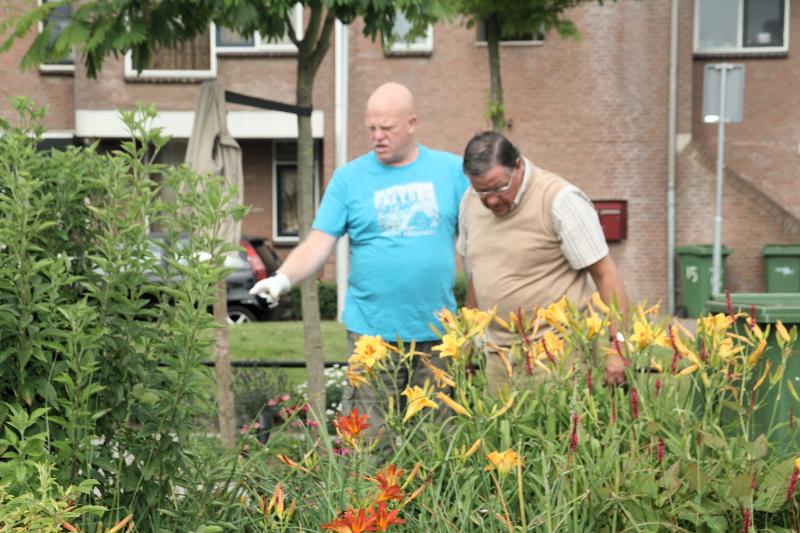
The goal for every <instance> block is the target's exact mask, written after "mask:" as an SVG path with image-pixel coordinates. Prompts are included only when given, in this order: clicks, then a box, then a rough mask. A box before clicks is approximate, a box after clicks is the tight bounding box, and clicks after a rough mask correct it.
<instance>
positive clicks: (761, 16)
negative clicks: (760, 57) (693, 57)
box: [694, 0, 789, 54]
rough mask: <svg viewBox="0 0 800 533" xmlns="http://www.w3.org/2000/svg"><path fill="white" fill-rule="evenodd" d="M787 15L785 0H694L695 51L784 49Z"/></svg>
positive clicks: (787, 27)
mask: <svg viewBox="0 0 800 533" xmlns="http://www.w3.org/2000/svg"><path fill="white" fill-rule="evenodd" d="M788 15H789V2H788V0H697V1H696V2H695V24H694V43H695V44H694V50H695V53H699V54H720V53H732V54H754V53H755V54H758V53H765V52H786V51H787V50H788V49H789V47H788V44H789V42H788V41H789V31H788V30H789V23H788V20H789V16H788Z"/></svg>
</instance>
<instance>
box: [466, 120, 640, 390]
mask: <svg viewBox="0 0 800 533" xmlns="http://www.w3.org/2000/svg"><path fill="white" fill-rule="evenodd" d="M464 173H465V174H466V175H467V176H468V177H469V179H470V182H471V183H472V187H471V188H470V189H469V190H468V191H467V193H466V194H464V197H463V198H462V201H461V208H460V213H459V231H460V235H459V239H458V251H459V253H460V254H461V256H462V257H463V259H464V265H465V268H466V271H467V276H468V280H469V285H468V287H469V288H468V295H467V305H470V306H473V307H474V306H477V307H479V308H481V309H490V308H492V307H496V308H497V313H498V315H499V316H507V315H508V312H509V311H514V312H516V311H517V310H518V309H523V310H526V311H528V312H529V313H530V312H533V310H535V309H536V308H544V307H546V306H548V305H549V304H551V303H553V302H556V301H557V300H559V299H561V297H563V296H565V295H566V297H567V298H568V299H569V300H570V301H571V302H572V303H574V304H575V305H578V306H579V307H580V306H583V305H585V304H586V303H587V302H588V301H589V299H590V298H591V295H592V293H593V292H594V291H595V290H597V291H598V292H599V293H600V297H601V298H602V299H603V301H604V302H606V303H610V302H611V301H612V299H616V302H617V304H618V306H619V308H620V309H623V310H625V309H627V308H628V298H627V295H626V294H625V289H624V287H623V285H622V282H621V280H620V278H619V275H618V273H617V268H616V266H615V265H614V260H613V259H612V258H611V256H610V255H609V254H608V246H607V245H606V241H605V237H604V236H603V230H602V228H601V227H600V221H599V220H598V217H597V213H596V212H595V210H594V208H593V207H592V203H591V201H590V200H589V198H588V197H587V196H586V195H585V194H584V193H583V192H582V191H581V190H580V189H578V188H577V187H575V186H574V185H572V184H570V183H569V182H567V181H566V180H564V179H563V178H561V177H560V176H557V175H555V174H553V173H552V172H548V171H546V170H544V169H541V168H538V167H536V166H534V165H533V164H532V163H531V162H530V161H529V160H528V159H526V158H524V157H522V156H521V155H520V153H519V150H517V148H516V147H515V146H514V145H513V144H512V143H511V142H510V141H509V140H508V139H507V138H506V137H504V136H503V135H500V134H498V133H494V132H483V133H479V134H477V135H475V136H474V137H473V138H472V139H471V140H470V141H469V143H468V144H467V148H466V150H465V152H464ZM540 335H541V332H540ZM511 339H512V336H511V335H510V334H509V333H508V332H506V331H504V330H503V329H501V328H500V327H498V326H497V325H493V326H492V327H490V329H489V331H488V338H487V341H488V342H487V346H488V347H489V350H488V351H487V360H486V367H487V368H486V376H487V380H488V382H489V386H490V389H492V390H493V391H497V389H498V388H499V387H501V386H503V385H504V384H505V383H507V382H508V381H509V375H508V371H507V370H506V366H505V364H504V363H503V362H502V360H501V358H500V357H499V356H498V355H497V351H498V350H496V349H495V350H493V349H492V347H493V346H494V347H499V348H500V350H502V348H506V347H508V346H509V345H510V343H511ZM624 370H625V365H624V362H623V361H622V359H621V358H619V357H618V356H614V355H611V356H608V357H607V359H606V381H607V382H608V383H611V384H618V383H621V382H622V381H624V379H625V374H624Z"/></svg>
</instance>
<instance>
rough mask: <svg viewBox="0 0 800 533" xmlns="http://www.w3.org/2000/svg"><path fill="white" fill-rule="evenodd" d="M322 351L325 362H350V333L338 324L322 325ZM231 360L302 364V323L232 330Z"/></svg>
mask: <svg viewBox="0 0 800 533" xmlns="http://www.w3.org/2000/svg"><path fill="white" fill-rule="evenodd" d="M321 326H322V348H323V350H324V351H325V360H326V361H347V358H348V357H349V355H350V354H348V353H347V333H346V331H345V328H344V326H343V325H342V324H340V323H339V322H336V321H335V320H324V321H322V324H321ZM228 331H229V335H230V337H229V339H230V354H231V359H248V360H255V359H257V360H263V361H303V360H304V359H305V349H304V346H303V342H304V341H303V323H302V322H285V321H273V322H252V323H250V324H241V325H238V326H235V327H232V328H230V329H229V330H228Z"/></svg>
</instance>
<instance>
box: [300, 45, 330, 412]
mask: <svg viewBox="0 0 800 533" xmlns="http://www.w3.org/2000/svg"><path fill="white" fill-rule="evenodd" d="M305 63H306V62H304V61H303V59H302V58H299V59H298V65H297V105H298V106H301V107H312V91H313V87H314V76H315V74H316V69H315V68H313V67H311V68H310V67H309V66H308V65H307V64H305ZM314 175H315V172H314V138H313V136H312V132H311V117H304V116H301V115H298V116H297V180H298V183H297V185H298V187H297V191H298V195H297V196H298V213H299V219H300V238H301V239H305V237H306V235H308V232H309V231H310V230H311V223H312V221H313V217H314ZM300 294H301V309H302V312H303V336H304V339H305V353H306V370H307V373H308V378H307V379H308V404H309V407H310V408H311V409H312V410H313V414H314V416H315V418H316V419H317V420H320V421H321V420H323V419H324V416H325V355H324V353H323V351H322V333H321V331H320V324H319V289H318V286H317V278H316V277H315V276H311V277H310V278H308V279H307V280H305V281H304V282H303V283H301V285H300Z"/></svg>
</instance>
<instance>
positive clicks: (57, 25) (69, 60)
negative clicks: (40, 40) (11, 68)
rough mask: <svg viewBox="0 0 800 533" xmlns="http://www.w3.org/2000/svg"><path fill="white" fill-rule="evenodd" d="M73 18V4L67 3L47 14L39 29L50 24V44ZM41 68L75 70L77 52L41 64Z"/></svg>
mask: <svg viewBox="0 0 800 533" xmlns="http://www.w3.org/2000/svg"><path fill="white" fill-rule="evenodd" d="M47 1H48V0H42V4H46V3H47ZM71 18H72V4H65V5H60V6H56V7H55V8H53V10H52V11H51V12H50V14H49V15H48V16H47V19H46V20H45V21H44V23H40V24H39V31H40V32H41V31H44V29H45V28H46V27H48V26H50V28H51V29H50V37H49V39H48V41H49V44H50V46H51V47H52V46H53V43H54V42H55V41H56V39H57V38H58V36H59V35H61V32H62V31H64V28H66V27H67V24H69V21H70V19H71ZM39 68H40V70H42V71H45V72H73V71H74V70H75V52H74V51H72V52H71V53H70V54H69V55H68V56H67V57H65V58H63V59H61V60H59V61H53V62H49V63H43V64H42V65H40V67H39Z"/></svg>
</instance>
